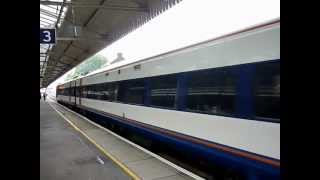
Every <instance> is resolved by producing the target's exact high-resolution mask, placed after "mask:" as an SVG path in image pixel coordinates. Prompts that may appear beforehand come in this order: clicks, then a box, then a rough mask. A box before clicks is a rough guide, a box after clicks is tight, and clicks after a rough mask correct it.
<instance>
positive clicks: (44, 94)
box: [43, 93, 47, 101]
mask: <svg viewBox="0 0 320 180" xmlns="http://www.w3.org/2000/svg"><path fill="white" fill-rule="evenodd" d="M46 97H47V94H46V93H43V100H44V101H46Z"/></svg>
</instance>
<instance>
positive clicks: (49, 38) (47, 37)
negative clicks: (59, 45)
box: [40, 29, 56, 44]
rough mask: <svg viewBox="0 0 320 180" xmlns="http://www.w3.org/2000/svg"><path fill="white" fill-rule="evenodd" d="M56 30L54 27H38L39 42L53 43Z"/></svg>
mask: <svg viewBox="0 0 320 180" xmlns="http://www.w3.org/2000/svg"><path fill="white" fill-rule="evenodd" d="M55 43H56V30H55V29H40V44H55Z"/></svg>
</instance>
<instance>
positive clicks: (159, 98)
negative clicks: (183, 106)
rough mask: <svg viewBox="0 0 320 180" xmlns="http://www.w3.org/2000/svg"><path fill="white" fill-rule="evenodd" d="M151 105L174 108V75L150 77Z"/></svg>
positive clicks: (175, 85)
mask: <svg viewBox="0 0 320 180" xmlns="http://www.w3.org/2000/svg"><path fill="white" fill-rule="evenodd" d="M150 88H151V105H152V106H159V107H166V108H174V107H175V97H176V92H177V77H176V75H167V76H159V77H153V78H151V87H150Z"/></svg>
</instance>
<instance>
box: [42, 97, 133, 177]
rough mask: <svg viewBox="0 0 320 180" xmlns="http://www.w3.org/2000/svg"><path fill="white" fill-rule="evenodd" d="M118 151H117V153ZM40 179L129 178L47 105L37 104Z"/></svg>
mask: <svg viewBox="0 0 320 180" xmlns="http://www.w3.org/2000/svg"><path fill="white" fill-rule="evenodd" d="M119 152H120V151H119ZM40 179H43V180H100V179H104V180H106V179H107V180H127V179H131V178H130V177H129V176H128V175H127V174H126V173H125V172H124V171H123V170H122V169H120V167H118V166H117V165H116V164H115V163H114V162H113V161H111V160H110V159H108V158H107V157H106V156H104V155H103V154H102V153H101V152H100V151H99V150H98V149H97V148H96V147H95V146H94V145H93V144H91V143H90V142H89V141H88V140H87V139H86V138H85V137H83V136H82V135H81V134H80V133H78V132H77V131H76V130H74V129H73V128H72V127H71V126H70V125H69V124H68V123H67V122H66V121H65V120H64V119H63V118H62V117H61V116H60V115H59V114H58V113H57V112H56V111H55V110H54V109H53V108H52V107H51V106H50V105H49V104H48V102H43V100H41V101H40Z"/></svg>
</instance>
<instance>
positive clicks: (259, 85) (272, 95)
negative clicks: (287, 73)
mask: <svg viewBox="0 0 320 180" xmlns="http://www.w3.org/2000/svg"><path fill="white" fill-rule="evenodd" d="M254 100H255V106H254V107H255V116H256V117H257V118H265V119H269V120H271V121H277V122H279V121H280V62H268V63H261V64H258V65H257V68H256V76H255V82H254Z"/></svg>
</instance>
